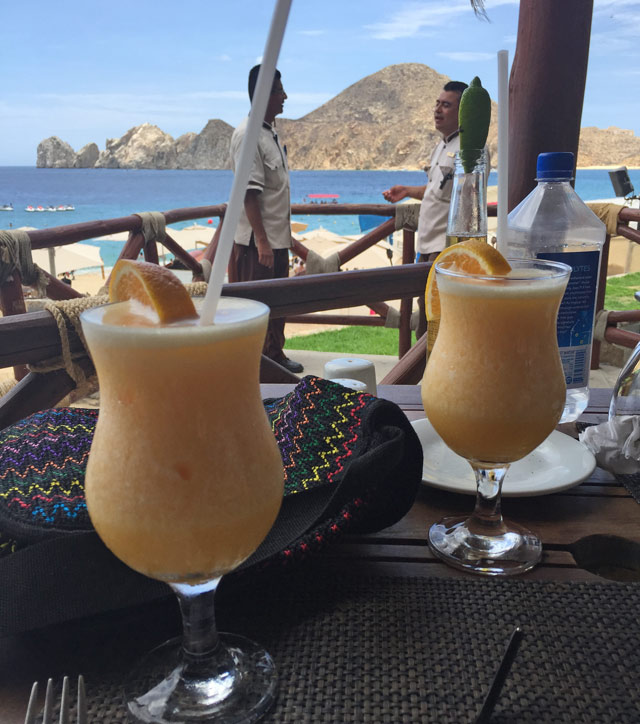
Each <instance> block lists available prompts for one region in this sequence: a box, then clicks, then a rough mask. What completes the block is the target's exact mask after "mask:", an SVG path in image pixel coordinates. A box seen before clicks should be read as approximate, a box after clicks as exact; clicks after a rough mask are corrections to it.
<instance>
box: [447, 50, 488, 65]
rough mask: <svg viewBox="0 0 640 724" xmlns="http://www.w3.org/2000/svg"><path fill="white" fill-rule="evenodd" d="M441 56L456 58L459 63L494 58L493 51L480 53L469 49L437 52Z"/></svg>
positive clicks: (450, 58)
mask: <svg viewBox="0 0 640 724" xmlns="http://www.w3.org/2000/svg"><path fill="white" fill-rule="evenodd" d="M438 55H441V56H442V57H443V58H449V60H456V61H459V62H461V63H475V62H477V61H480V60H495V58H496V55H495V53H480V52H474V51H472V50H469V51H463V50H461V51H453V52H451V53H438Z"/></svg>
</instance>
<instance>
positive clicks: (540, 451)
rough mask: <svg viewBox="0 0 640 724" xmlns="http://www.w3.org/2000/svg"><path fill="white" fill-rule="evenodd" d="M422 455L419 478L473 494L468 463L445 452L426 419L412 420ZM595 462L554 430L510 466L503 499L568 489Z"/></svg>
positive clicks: (579, 444) (584, 450)
mask: <svg viewBox="0 0 640 724" xmlns="http://www.w3.org/2000/svg"><path fill="white" fill-rule="evenodd" d="M411 424H412V425H413V429H414V430H415V431H416V433H417V434H418V437H419V438H420V442H421V443H422V450H423V452H424V463H423V466H422V479H423V482H425V483H426V484H427V485H432V486H434V487H436V488H442V489H443V490H449V491H452V492H454V493H468V494H469V495H475V494H476V484H475V479H474V476H473V471H472V470H471V466H470V465H469V463H468V462H467V461H466V460H465V459H464V458H462V457H460V456H459V455H456V454H455V453H454V452H452V451H451V450H449V448H448V447H447V446H446V445H445V444H444V442H443V441H442V438H441V437H440V436H439V435H438V433H437V432H436V431H435V430H434V429H433V427H432V425H431V423H430V422H429V420H427V419H426V418H424V419H422V420H414V421H413V422H412V423H411ZM595 467H596V459H595V458H594V456H593V455H592V453H591V452H590V451H589V450H588V449H587V448H586V447H585V446H584V445H583V444H582V443H581V442H578V440H574V439H573V438H572V437H569V436H568V435H565V434H563V433H561V432H558V431H557V430H554V432H552V433H551V435H549V437H548V438H547V439H546V440H545V441H544V442H543V443H542V445H540V446H539V447H537V448H536V449H535V450H534V451H533V452H532V453H530V454H529V455H527V456H526V457H524V458H522V460H518V461H517V462H515V463H512V464H511V467H510V468H509V471H508V472H507V475H506V477H505V479H504V483H503V485H502V494H503V495H504V496H512V497H516V496H525V495H547V494H548V493H556V492H558V491H559V490H566V489H567V488H571V487H573V486H574V485H577V484H578V483H581V482H582V481H583V480H586V478H588V477H589V476H590V475H591V473H592V472H593V471H594V470H595Z"/></svg>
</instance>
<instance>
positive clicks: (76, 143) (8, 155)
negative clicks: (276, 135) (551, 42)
mask: <svg viewBox="0 0 640 724" xmlns="http://www.w3.org/2000/svg"><path fill="white" fill-rule="evenodd" d="M559 1H561V0H559ZM485 5H486V8H487V12H488V15H489V17H490V20H491V22H490V23H487V22H483V21H481V20H478V19H477V18H476V17H475V16H474V14H473V12H472V11H471V9H470V6H469V2H468V0H420V1H417V0H407V1H405V0H395V1H394V2H389V0H294V1H293V6H292V9H291V14H290V17H289V23H288V26H287V31H286V34H285V38H284V43H283V47H282V50H281V53H280V59H279V62H278V67H279V68H280V70H281V71H282V74H283V81H284V86H285V89H286V91H287V94H288V96H289V99H288V101H287V103H286V106H285V112H284V115H285V116H286V117H287V118H299V117H300V116H303V115H305V114H306V113H308V112H310V111H312V110H313V109H315V108H317V107H318V106H319V105H321V104H322V103H324V102H325V101H327V100H329V99H330V98H332V97H333V96H335V95H337V94H338V93H339V92H340V91H342V90H344V89H345V88H347V87H348V86H349V85H351V84H352V83H355V82H356V81H358V80H360V79H361V78H363V77H365V76H367V75H370V74H372V73H375V72H376V71H378V70H380V69H381V68H384V67H385V66H387V65H392V64H395V63H407V62H415V63H424V64H426V65H429V66H430V67H432V68H434V69H435V70H436V71H438V72H439V73H443V74H445V75H448V76H450V77H452V78H455V79H459V80H464V81H467V82H468V81H469V80H470V79H471V78H472V77H473V76H474V75H479V76H480V77H481V79H482V81H483V84H484V85H485V87H487V88H488V90H489V92H490V93H491V96H492V98H494V100H497V64H496V53H497V51H498V50H501V49H506V50H508V51H509V58H510V61H511V60H512V59H513V53H514V50H515V41H516V33H517V27H518V5H519V3H518V0H486V2H485ZM273 8H274V2H272V0H232V1H229V0H181V2H168V0H154V2H151V1H150V0H108V1H107V2H104V1H102V2H96V0H57V2H51V0H31V1H30V2H28V3H16V2H10V3H9V2H7V3H4V5H3V10H2V24H3V30H4V33H3V36H4V37H3V41H2V43H1V44H0V68H1V69H2V94H0V165H1V166H10V165H26V166H32V165H35V159H36V148H37V145H38V143H39V142H40V141H41V140H42V139H44V138H47V137H49V136H58V137H60V138H61V139H62V140H64V141H67V142H68V143H70V144H71V145H72V146H73V148H74V149H75V150H79V149H80V148H81V147H82V146H83V145H85V144H86V143H89V142H91V141H93V142H96V143H97V144H98V146H99V148H100V149H101V150H102V149H103V148H104V146H105V139H107V138H118V137H120V136H121V135H122V134H124V133H125V132H126V131H127V130H128V129H129V128H131V127H133V126H136V125H138V124H140V123H144V122H150V123H153V124H155V125H157V126H159V127H160V128H162V130H164V131H166V132H167V133H170V134H171V135H172V136H174V137H178V136H179V135H181V134H182V133H186V132H188V131H195V132H199V131H200V130H201V129H202V128H203V127H204V126H205V124H206V122H207V121H208V120H209V119H210V118H221V119H222V120H224V121H226V122H227V123H230V124H231V125H236V124H237V123H238V122H239V121H240V119H241V118H242V117H243V116H244V115H246V113H247V112H248V99H247V95H246V77H247V72H248V70H249V68H250V67H251V66H252V65H254V64H255V63H256V62H257V61H258V60H259V59H260V56H261V55H262V52H263V49H264V44H265V41H266V36H267V32H268V27H269V23H270V20H271V15H272V12H273ZM638 37H640V0H595V10H594V18H593V27H592V43H591V53H590V59H589V72H588V77H587V88H586V96H585V105H584V111H583V117H582V125H583V126H599V127H601V128H606V127H607V126H610V125H615V126H619V127H621V128H630V129H632V130H633V131H634V132H635V133H636V135H640V101H638V94H637V89H638V86H639V85H640V44H638V42H637V38H638Z"/></svg>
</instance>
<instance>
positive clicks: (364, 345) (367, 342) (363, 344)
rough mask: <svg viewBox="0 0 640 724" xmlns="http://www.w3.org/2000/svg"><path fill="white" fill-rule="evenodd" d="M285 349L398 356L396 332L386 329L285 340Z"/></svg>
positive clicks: (353, 329)
mask: <svg viewBox="0 0 640 724" xmlns="http://www.w3.org/2000/svg"><path fill="white" fill-rule="evenodd" d="M285 349H306V350H312V351H314V352H339V353H341V354H345V353H346V354H390V355H395V356H396V357H397V356H398V330H397V329H387V328H386V327H344V328H343V329H336V330H331V331H329V332H318V333H316V334H308V335H303V336H298V337H291V338H290V339H287V342H286V344H285Z"/></svg>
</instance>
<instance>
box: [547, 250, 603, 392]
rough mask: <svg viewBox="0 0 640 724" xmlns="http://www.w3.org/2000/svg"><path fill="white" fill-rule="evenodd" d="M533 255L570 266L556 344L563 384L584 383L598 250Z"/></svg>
mask: <svg viewBox="0 0 640 724" xmlns="http://www.w3.org/2000/svg"><path fill="white" fill-rule="evenodd" d="M537 256H538V258H539V259H549V260H550V261H560V262H564V263H565V264H569V266H570V267H571V269H572V271H571V277H570V278H569V284H568V285H567V291H566V292H565V294H564V297H563V299H562V302H561V303H560V310H559V311H558V347H559V348H560V357H561V359H562V366H563V368H564V373H565V379H566V383H567V387H569V388H571V387H585V386H586V385H587V383H588V380H589V365H590V362H591V338H592V334H593V315H594V311H595V303H596V290H597V287H598V274H599V272H600V252H598V251H569V252H566V251H565V252H559V253H551V252H542V253H540V254H538V255H537Z"/></svg>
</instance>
